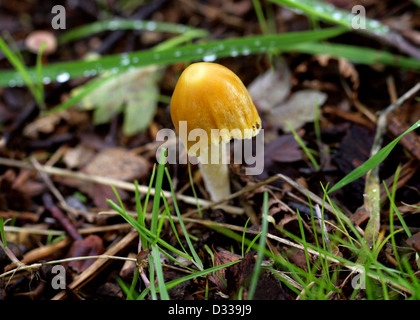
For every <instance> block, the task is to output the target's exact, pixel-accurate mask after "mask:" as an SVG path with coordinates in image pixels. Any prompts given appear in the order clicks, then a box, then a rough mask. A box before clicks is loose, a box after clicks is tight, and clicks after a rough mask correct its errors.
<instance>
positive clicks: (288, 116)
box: [270, 90, 327, 132]
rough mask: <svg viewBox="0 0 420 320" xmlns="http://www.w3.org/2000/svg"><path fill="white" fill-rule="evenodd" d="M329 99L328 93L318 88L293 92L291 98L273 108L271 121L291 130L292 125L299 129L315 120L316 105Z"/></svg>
mask: <svg viewBox="0 0 420 320" xmlns="http://www.w3.org/2000/svg"><path fill="white" fill-rule="evenodd" d="M326 100H327V95H326V94H325V93H323V92H321V91H317V90H301V91H298V92H295V93H294V94H292V96H291V97H290V99H289V100H287V101H286V102H284V103H283V104H282V105H281V106H278V107H276V108H274V109H273V110H272V117H270V119H271V123H272V125H273V126H275V127H279V128H281V129H282V130H283V131H284V132H290V129H289V127H288V126H287V125H286V122H288V123H289V124H290V126H291V127H292V128H293V129H295V130H297V129H300V128H301V127H302V126H303V125H304V124H305V123H307V122H313V121H314V119H315V115H316V106H318V107H320V106H322V105H323V104H324V103H325V101H326Z"/></svg>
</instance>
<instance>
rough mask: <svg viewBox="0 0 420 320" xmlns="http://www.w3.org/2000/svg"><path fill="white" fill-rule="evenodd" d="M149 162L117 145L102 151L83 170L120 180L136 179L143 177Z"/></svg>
mask: <svg viewBox="0 0 420 320" xmlns="http://www.w3.org/2000/svg"><path fill="white" fill-rule="evenodd" d="M148 168H149V163H148V162H147V160H146V159H144V158H143V157H141V156H139V155H136V154H134V153H132V152H130V151H129V150H126V149H124V148H120V147H116V148H109V149H104V150H102V151H100V152H99V153H98V154H97V155H96V156H95V157H94V158H93V159H92V161H90V162H89V163H88V164H87V165H86V166H85V167H84V168H83V169H82V171H83V172H85V173H87V174H91V175H98V176H103V177H107V178H112V179H118V180H124V181H129V180H134V179H139V178H141V177H143V176H144V175H145V174H146V173H147V172H148Z"/></svg>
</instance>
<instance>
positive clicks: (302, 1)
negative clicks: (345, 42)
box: [270, 0, 389, 34]
mask: <svg viewBox="0 0 420 320" xmlns="http://www.w3.org/2000/svg"><path fill="white" fill-rule="evenodd" d="M270 1H271V2H274V3H276V4H279V5H283V6H287V7H289V8H293V9H297V10H299V11H300V12H303V13H304V14H306V15H308V16H310V17H316V18H319V19H322V20H324V21H328V22H331V23H334V24H337V25H341V26H344V27H347V28H349V29H351V28H354V29H356V27H355V24H357V23H361V22H362V21H359V18H361V19H364V21H363V22H364V25H363V27H364V28H363V29H365V30H368V31H372V32H375V33H377V34H386V33H388V31H389V27H388V26H386V25H384V24H382V23H380V22H379V21H377V20H373V19H368V18H366V17H361V16H356V15H355V14H353V13H350V12H348V11H345V10H342V9H339V8H337V7H335V6H334V5H333V4H331V3H326V2H323V1H319V0H299V1H296V0H270ZM358 8H359V9H362V8H363V6H359V7H358ZM363 9H364V8H363ZM363 9H362V10H363ZM360 14H362V13H361V12H360Z"/></svg>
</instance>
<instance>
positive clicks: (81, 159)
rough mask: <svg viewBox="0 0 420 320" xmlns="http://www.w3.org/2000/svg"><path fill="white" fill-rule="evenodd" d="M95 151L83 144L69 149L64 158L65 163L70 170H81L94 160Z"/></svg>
mask: <svg viewBox="0 0 420 320" xmlns="http://www.w3.org/2000/svg"><path fill="white" fill-rule="evenodd" d="M93 154H94V150H93V149H92V148H89V147H87V146H85V145H83V144H78V145H77V146H76V147H74V148H69V149H68V150H67V151H66V153H65V154H64V156H63V162H64V163H65V164H66V166H67V167H68V168H70V169H73V168H80V167H82V166H83V165H85V164H86V163H87V162H88V161H89V159H91V158H92V156H93Z"/></svg>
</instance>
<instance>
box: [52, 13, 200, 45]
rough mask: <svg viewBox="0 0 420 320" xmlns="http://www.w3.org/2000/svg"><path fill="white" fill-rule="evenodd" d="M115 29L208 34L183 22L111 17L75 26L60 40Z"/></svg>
mask: <svg viewBox="0 0 420 320" xmlns="http://www.w3.org/2000/svg"><path fill="white" fill-rule="evenodd" d="M115 30H144V31H156V32H168V33H180V34H183V33H186V32H188V31H192V30H195V31H200V32H201V33H206V34H208V32H207V31H205V30H202V29H196V28H191V27H188V26H186V25H183V24H175V23H169V22H159V21H151V20H130V19H110V20H101V21H96V22H93V23H89V24H86V25H83V26H81V27H78V28H73V29H71V30H69V31H67V32H65V33H63V34H62V35H60V36H59V38H58V41H59V43H60V44H63V43H67V42H70V41H74V40H77V39H81V38H84V37H88V36H91V35H93V34H96V33H99V32H103V31H115Z"/></svg>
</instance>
